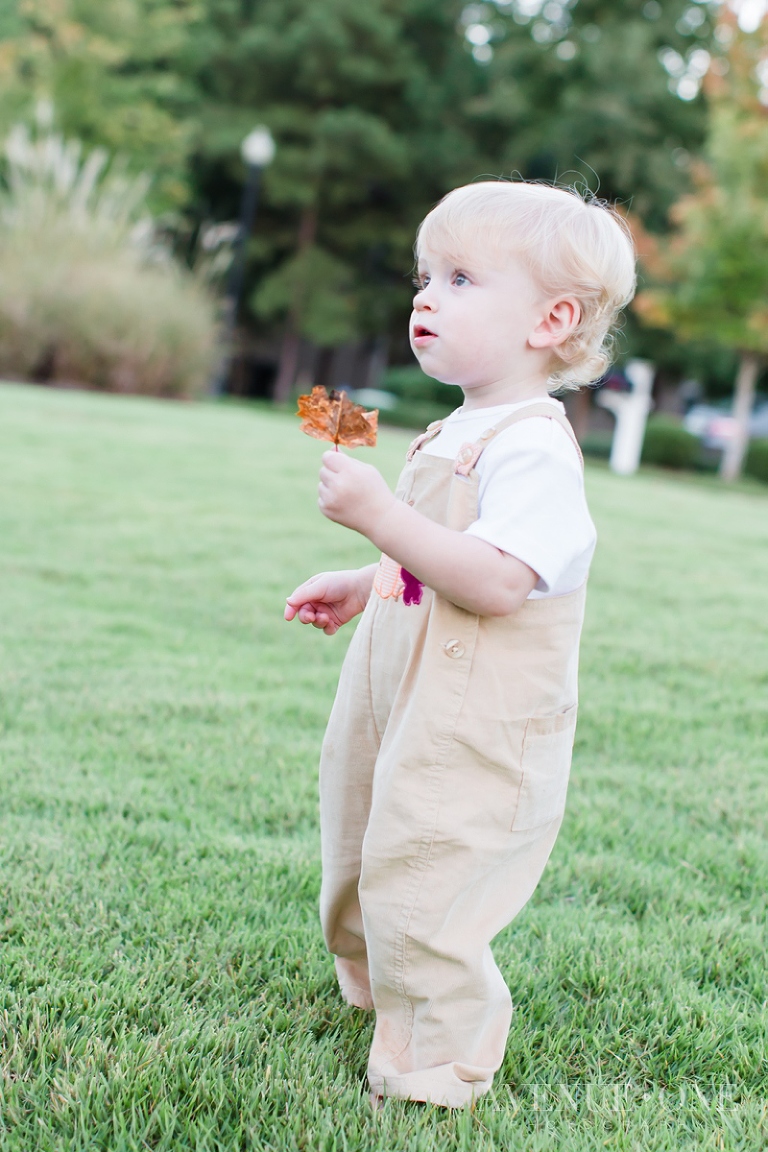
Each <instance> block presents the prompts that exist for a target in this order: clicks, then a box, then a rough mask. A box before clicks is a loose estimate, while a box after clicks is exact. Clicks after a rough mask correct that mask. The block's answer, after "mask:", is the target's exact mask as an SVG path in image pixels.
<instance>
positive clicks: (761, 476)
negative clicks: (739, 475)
mask: <svg viewBox="0 0 768 1152" xmlns="http://www.w3.org/2000/svg"><path fill="white" fill-rule="evenodd" d="M744 471H745V472H746V474H747V476H754V477H755V479H756V480H762V481H763V483H765V484H768V440H753V441H752V442H751V444H750V445H749V448H748V449H747V455H746V459H745V461H744Z"/></svg>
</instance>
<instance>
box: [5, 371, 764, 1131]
mask: <svg viewBox="0 0 768 1152" xmlns="http://www.w3.org/2000/svg"><path fill="white" fill-rule="evenodd" d="M406 445H407V437H406V436H405V435H402V434H398V433H393V432H391V431H387V430H385V431H384V433H383V434H382V436H381V440H380V446H379V447H377V448H376V450H375V452H373V453H365V458H366V459H370V460H375V462H376V463H377V465H379V466H380V467H381V468H382V469H383V471H384V473H385V475H386V476H387V478H388V479H389V480H390V481H391V480H393V478H394V476H395V475H396V474H397V471H398V469H399V467H400V464H401V461H402V457H403V454H404V451H405V447H406ZM322 450H323V446H322V445H320V444H317V443H316V442H314V441H310V440H309V439H308V438H307V437H304V436H302V435H301V434H300V433H299V431H298V426H297V421H296V420H295V419H294V418H292V417H282V416H279V415H277V414H274V413H272V412H269V411H259V410H254V409H253V408H250V409H245V408H242V407H234V406H216V407H214V406H212V405H205V406H203V405H196V404H185V405H163V404H157V403H155V402H152V401H146V400H142V399H130V400H127V399H125V398H123V397H114V396H97V395H92V394H91V395H85V394H77V393H64V392H51V391H47V390H41V389H31V388H13V387H9V386H7V385H6V386H3V387H2V388H0V458H2V460H3V475H4V483H3V485H2V487H1V488H0V533H1V535H2V541H3V547H2V553H1V554H0V598H1V600H2V604H3V612H2V614H0V644H1V645H2V651H3V660H2V662H1V663H0V789H2V797H3V802H2V805H1V806H0V865H1V866H2V875H3V885H2V893H1V894H0V912H1V916H0V930H1V932H2V957H3V974H4V978H3V981H2V983H1V984H0V1020H1V1021H2V1028H3V1043H4V1049H3V1088H2V1093H3V1095H2V1112H1V1113H0V1145H2V1147H3V1152H32V1150H35V1152H37V1150H38V1149H39V1150H40V1152H70V1150H71V1152H76V1150H78V1152H79V1150H81V1149H82V1150H83V1152H85V1149H88V1150H89V1152H91V1150H93V1152H118V1150H119V1152H146V1149H147V1148H151V1149H154V1150H156V1152H181V1150H186V1149H190V1150H192V1149H196V1150H198V1152H209V1150H210V1152H230V1150H234V1149H238V1150H240V1149H242V1150H243V1152H260V1150H261V1149H269V1150H270V1152H297V1150H298V1149H302V1150H312V1152H315V1150H318V1152H332V1150H334V1149H338V1150H339V1152H351V1150H354V1152H393V1150H398V1152H399V1150H403V1152H406V1150H407V1152H435V1150H436V1149H439V1150H440V1152H499V1150H501V1149H509V1150H510V1152H513V1150H522V1149H525V1150H526V1152H528V1150H530V1152H552V1150H553V1149H557V1152H597V1150H602V1149H609V1150H618V1149H626V1150H627V1152H630V1150H631V1152H639V1150H642V1152H671V1150H675V1152H677V1150H681V1152H682V1150H686V1152H688V1150H693V1149H701V1150H703V1149H721V1150H722V1152H746V1150H750V1152H752V1150H757V1149H762V1148H764V1147H765V1146H766V1139H767V1137H768V1133H767V1131H766V1115H765V1067H766V1059H768V1048H767V1046H768V1036H767V1035H766V1024H767V1022H766V1013H765V1010H764V1005H765V1001H766V995H767V989H766V967H765V923H766V911H767V910H768V909H767V908H766V893H767V892H768V859H767V852H766V845H767V844H768V837H766V827H765V824H766V819H765V814H766V810H767V805H766V776H765V731H764V722H763V715H764V701H765V653H766V651H767V650H768V632H767V627H766V619H765V616H764V614H762V613H760V612H759V611H757V612H756V611H755V605H756V604H760V603H761V602H762V597H763V596H764V592H765V587H766V580H767V579H768V573H767V572H766V557H768V529H767V526H768V517H766V515H765V508H766V505H767V504H768V502H767V501H766V500H765V499H763V498H762V495H761V491H760V490H759V489H755V490H752V491H750V492H749V493H748V494H746V493H742V492H739V491H727V492H724V491H721V490H714V488H713V486H712V484H711V483H710V482H709V481H700V480H698V479H692V480H690V481H687V482H681V480H680V479H677V478H674V477H670V476H663V475H660V474H659V473H654V474H649V473H645V474H640V475H638V476H635V477H630V478H625V477H619V478H617V477H615V476H613V475H611V474H610V473H609V472H608V471H607V470H605V469H602V468H589V469H588V472H587V484H588V488H589V493H590V503H591V508H592V512H593V515H594V517H595V520H596V523H597V526H598V532H599V535H600V547H599V548H598V551H597V554H596V557H595V564H594V567H593V574H592V576H591V578H590V594H589V611H588V615H587V620H586V625H585V629H584V636H583V641H582V662H581V676H580V705H579V708H580V717H579V729H578V733H577V740H576V748H575V752H574V766H573V772H572V778H571V786H570V793H569V802H568V810H567V814H566V818H565V822H564V825H563V828H562V831H561V833H560V838H559V840H558V843H557V845H556V847H555V850H554V853H553V855H552V859H551V860H550V862H549V864H548V865H547V869H546V871H545V873H544V878H543V881H542V884H541V885H540V887H539V889H538V890H537V892H536V894H535V896H534V898H533V900H532V901H531V902H530V904H529V905H528V907H527V908H526V909H525V910H524V912H523V913H522V914H521V915H520V917H519V918H518V919H517V920H516V922H515V924H514V925H513V926H512V927H511V928H510V929H509V930H506V931H504V932H503V933H502V934H501V935H500V936H499V937H498V939H497V940H496V941H495V943H494V953H495V955H496V958H497V959H498V961H499V963H500V966H501V969H502V971H503V973H504V975H505V978H506V979H507V980H508V982H509V983H510V987H511V991H512V995H513V999H514V1001H515V1005H516V1009H515V1013H514V1016H513V1020H512V1034H511V1037H510V1042H509V1047H508V1051H507V1055H506V1059H505V1061H504V1065H503V1067H502V1069H501V1070H500V1072H499V1074H498V1077H497V1083H496V1087H495V1089H494V1092H493V1093H492V1094H491V1095H490V1096H488V1097H484V1098H482V1099H481V1100H479V1101H478V1102H477V1105H476V1107H475V1108H474V1109H473V1110H471V1111H470V1110H466V1111H463V1112H445V1111H442V1110H437V1109H433V1108H429V1107H423V1106H419V1105H407V1104H399V1103H396V1102H394V1103H390V1104H387V1106H386V1107H385V1109H384V1110H383V1111H382V1112H381V1113H378V1114H376V1115H375V1116H373V1115H371V1113H370V1110H369V1107H368V1101H367V1096H366V1092H365V1088H364V1076H365V1065H366V1056H367V1050H368V1046H369V1044H370V1041H371V1034H372V1022H371V1019H370V1017H369V1016H367V1015H366V1014H364V1013H361V1012H359V1011H357V1010H354V1009H351V1008H349V1007H348V1006H346V1005H344V1004H343V1003H342V1002H341V999H340V997H339V995H338V992H337V991H336V988H335V984H334V978H333V969H332V963H331V960H330V958H329V957H328V955H327V953H326V952H325V948H324V945H323V940H322V935H321V932H320V926H319V923H318V918H317V900H318V890H319V871H320V866H319V846H318V835H317V782H316V771H317V768H316V764H317V755H318V750H319V746H320V741H321V738H322V732H323V727H324V724H325V721H326V718H327V714H328V711H329V709H330V706H331V701H332V698H333V692H334V688H335V682H336V676H337V673H338V668H339V665H340V662H341V659H342V656H343V653H344V650H345V648H346V644H347V643H348V636H345V634H344V633H345V632H347V631H348V630H347V629H345V630H344V631H343V632H342V633H341V634H340V635H339V636H338V637H336V638H334V639H330V640H329V639H328V638H327V637H325V636H322V635H320V634H318V633H317V632H315V631H314V630H313V629H310V628H301V627H300V626H298V625H297V624H296V623H295V622H294V624H291V625H287V624H285V622H284V621H283V620H282V609H281V603H282V598H283V597H284V596H285V595H286V592H287V591H288V590H290V589H291V588H292V587H294V586H295V585H296V584H297V583H298V582H299V581H300V580H302V579H304V578H305V577H306V576H307V575H308V574H309V573H311V572H312V571H319V570H322V569H327V568H334V567H347V566H352V565H358V564H363V563H368V562H369V561H370V560H371V559H372V558H373V553H372V549H371V548H370V546H369V545H368V544H367V542H366V541H364V540H362V539H361V538H360V537H358V536H356V535H355V534H354V533H351V532H346V531H345V530H344V529H342V528H340V527H339V526H337V525H334V524H331V523H329V522H328V521H326V520H324V519H323V517H322V516H320V514H319V513H318V511H317V507H316V499H315V497H316V485H317V468H318V465H319V458H320V455H321V453H322ZM660 557H662V558H663V562H660ZM724 589H727V595H725V594H724V592H723V590H724ZM565 1093H567V1094H568V1095H565ZM720 1093H722V1096H719V1094H720Z"/></svg>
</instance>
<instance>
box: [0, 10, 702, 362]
mask: <svg viewBox="0 0 768 1152" xmlns="http://www.w3.org/2000/svg"><path fill="white" fill-rule="evenodd" d="M534 10H535V11H534ZM691 12H694V13H700V15H701V19H700V20H698V18H697V20H696V21H694V20H693V19H692V17H691V15H690V14H691ZM532 13H533V14H532ZM4 19H5V23H4V24H3V25H0V28H1V29H2V31H3V33H4V34H5V38H6V42H5V44H4V46H3V51H2V52H0V83H2V85H3V93H4V98H3V103H2V109H0V130H2V128H3V117H4V118H5V126H6V127H7V126H8V125H9V124H10V123H11V122H15V120H16V119H18V118H19V116H20V115H22V114H23V113H26V112H27V111H28V109H29V106H30V102H31V100H32V99H34V98H36V97H38V96H40V95H45V96H47V97H48V98H51V99H53V100H54V102H55V104H56V107H57V109H58V113H59V116H60V119H61V123H62V126H63V129H64V130H65V132H66V133H67V134H68V135H70V136H74V137H77V138H78V139H82V140H83V141H84V142H85V143H86V144H87V145H90V146H93V145H101V146H105V147H107V148H108V149H109V150H110V151H112V152H114V153H119V154H121V155H125V156H126V157H128V158H129V161H130V163H131V165H132V166H133V169H134V170H136V171H144V170H149V171H151V172H152V173H153V176H154V177H155V179H154V181H153V186H152V190H151V197H152V204H153V207H154V208H155V209H156V210H159V209H161V208H172V209H175V210H178V209H182V210H184V211H185V212H186V213H187V215H188V217H189V223H190V226H191V227H192V229H194V228H195V227H197V225H199V224H200V223H201V222H204V221H205V220H211V219H214V220H219V221H221V220H223V219H227V218H228V219H232V218H234V217H236V215H237V213H238V205H239V199H240V192H241V188H242V183H243V179H244V172H243V167H242V162H241V160H240V157H239V145H240V142H241V140H242V138H243V137H244V136H245V134H246V133H247V132H248V131H249V130H250V129H251V128H252V127H253V126H254V124H255V123H265V124H267V125H268V126H269V127H270V128H271V130H272V131H273V133H274V135H275V138H276V141H277V145H278V148H277V154H276V157H275V161H274V163H273V164H272V166H271V167H270V169H269V170H268V172H267V173H266V175H265V180H264V187H263V197H262V203H261V207H260V215H259V222H258V227H257V234H256V238H255V239H254V240H253V242H252V244H251V245H250V250H249V254H248V255H249V268H248V284H247V288H246V293H245V299H246V300H248V301H250V302H251V305H252V319H253V320H255V322H256V323H257V324H258V325H259V326H261V327H264V328H266V329H268V330H270V331H273V332H276V331H283V330H285V328H286V326H288V327H289V328H290V329H292V330H294V331H295V332H298V333H300V334H301V335H303V336H304V337H306V338H307V339H311V340H313V341H315V340H317V337H318V334H321V335H322V340H321V341H320V342H321V343H324V344H326V345H328V344H330V343H331V341H335V340H347V339H350V338H352V337H354V336H357V335H361V336H372V335H377V334H381V333H385V332H388V331H394V330H402V325H403V321H404V317H405V314H406V313H407V310H408V306H409V296H410V291H409V285H408V281H407V272H408V269H409V267H410V265H411V245H412V242H413V235H414V232H415V228H416V225H417V224H418V222H419V220H420V219H421V218H422V217H423V216H424V214H425V213H426V212H427V211H428V209H429V208H430V207H431V205H432V204H433V203H434V202H435V201H436V200H437V199H438V198H439V197H440V196H442V195H443V194H444V193H445V192H446V191H447V190H448V189H449V188H450V187H452V186H454V185H456V184H458V183H463V182H466V181H469V180H473V179H476V178H477V177H478V176H479V175H482V174H491V175H510V174H512V173H513V172H520V173H521V174H523V175H524V176H527V177H537V178H538V177H541V178H545V179H553V178H556V177H558V176H562V177H564V178H570V177H573V178H575V179H576V180H577V181H579V180H580V181H584V182H586V183H587V184H588V185H589V186H591V187H596V186H598V185H599V188H600V191H601V193H602V194H603V195H606V196H608V197H609V198H613V197H618V198H620V199H622V200H624V201H625V202H628V201H630V200H631V201H632V203H633V205H634V206H635V208H636V209H637V210H638V211H639V212H640V213H641V215H642V216H643V218H644V219H646V220H649V221H650V222H651V223H652V225H654V226H659V224H660V222H661V221H663V219H664V216H665V213H666V209H667V207H668V206H669V204H670V203H671V202H672V201H673V200H674V199H675V198H676V197H677V196H678V195H679V193H680V192H681V191H682V190H683V189H684V188H685V186H686V183H687V178H688V177H687V172H686V163H687V160H686V158H687V157H688V155H689V154H690V153H691V152H695V151H696V150H697V149H698V148H699V146H700V143H701V139H702V133H703V112H702V106H701V101H700V100H698V99H693V100H690V99H681V98H680V96H679V95H678V94H677V93H678V89H680V85H681V83H682V82H683V81H682V80H681V78H680V77H681V75H682V76H683V80H684V79H685V77H686V76H687V75H688V73H689V72H690V69H691V64H690V61H691V59H692V53H693V52H694V51H695V50H696V49H697V48H701V47H706V46H711V36H712V22H711V18H710V11H709V7H708V6H707V5H701V6H694V5H691V4H690V3H689V2H688V0H668V2H667V0H665V3H664V4H663V5H656V4H655V0H654V3H650V4H642V5H641V4H639V3H638V2H637V0H579V2H578V3H559V2H554V3H548V4H544V3H542V4H539V5H538V6H536V5H535V4H533V5H532V4H531V3H527V4H525V5H522V4H518V3H516V2H513V3H509V4H496V3H490V2H481V3H476V4H471V5H467V4H466V3H465V0H366V2H365V3H360V0H258V3H256V2H253V0H242V2H241V0H204V2H203V3H197V2H194V0H55V2H52V0H25V3H24V4H23V5H20V6H19V7H18V11H17V12H16V13H15V14H14V15H13V16H11V15H6V16H5V17H4ZM478 29H479V30H480V32H479V35H480V39H481V40H482V38H483V37H487V38H488V39H489V41H490V43H489V44H485V45H483V44H479V45H478V44H477V43H474V46H473V42H472V40H471V39H469V38H468V37H471V36H475V37H476V36H477V34H478V32H477V30H478ZM473 30H474V31H473ZM465 33H466V34H465ZM659 52H661V53H662V56H663V59H665V60H668V55H664V54H665V53H667V54H668V53H669V52H672V57H673V58H674V59H675V60H678V61H680V68H682V73H679V69H677V66H676V65H668V67H666V68H665V66H663V65H662V63H660V60H659ZM675 54H677V55H675ZM669 67H672V72H673V73H674V75H673V74H671V73H670V71H669ZM676 69H677V70H676ZM688 95H690V92H689V93H688ZM306 248H312V249H313V251H314V255H313V257H312V258H313V259H315V258H319V257H320V256H322V257H323V258H324V259H325V260H326V267H327V268H329V269H331V268H332V278H331V287H330V288H329V287H328V286H326V285H325V284H324V283H322V282H316V281H314V280H312V281H310V282H309V283H308V285H307V286H306V290H305V291H304V292H303V293H302V294H301V299H298V298H297V296H296V294H295V293H294V292H293V291H292V290H291V287H290V282H291V280H292V278H293V275H294V273H295V270H296V268H297V267H301V261H302V260H303V259H305V258H306V257H304V255H303V254H304V250H305V249H306ZM297 260H298V261H299V263H298V265H297V264H296V261H297ZM273 277H276V278H277V279H276V280H274V281H273ZM337 284H341V285H342V288H341V290H340V296H341V299H340V300H339V302H338V306H336V305H333V304H331V303H330V302H329V300H328V296H329V295H330V294H332V292H335V291H337V288H336V287H335V286H336V285H337ZM329 309H330V315H329Z"/></svg>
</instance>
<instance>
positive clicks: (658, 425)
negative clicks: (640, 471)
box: [642, 416, 699, 468]
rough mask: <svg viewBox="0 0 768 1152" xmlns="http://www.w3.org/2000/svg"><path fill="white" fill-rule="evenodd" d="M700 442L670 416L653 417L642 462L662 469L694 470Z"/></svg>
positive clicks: (644, 443)
mask: <svg viewBox="0 0 768 1152" xmlns="http://www.w3.org/2000/svg"><path fill="white" fill-rule="evenodd" d="M698 456H699V441H698V440H697V438H696V437H695V436H694V435H693V434H692V433H691V432H688V431H686V429H685V428H683V426H682V424H679V423H678V422H677V421H676V420H672V419H670V418H669V417H668V416H652V417H651V419H650V420H649V421H648V425H647V427H646V429H645V439H644V440H643V452H642V461H643V463H644V464H658V465H660V466H661V467H662V468H694V467H695V466H696V462H697V459H698Z"/></svg>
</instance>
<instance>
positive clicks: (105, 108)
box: [0, 0, 200, 210]
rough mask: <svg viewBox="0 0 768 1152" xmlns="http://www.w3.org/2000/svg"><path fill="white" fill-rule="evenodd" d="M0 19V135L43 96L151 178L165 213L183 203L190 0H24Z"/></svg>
mask: <svg viewBox="0 0 768 1152" xmlns="http://www.w3.org/2000/svg"><path fill="white" fill-rule="evenodd" d="M12 7H13V8H14V11H13V12H12V13H7V14H0V38H2V41H3V43H2V52H0V85H2V91H3V100H2V103H1V104H0V133H2V135H5V133H7V131H8V130H9V129H10V127H11V126H12V125H13V124H15V123H16V122H18V121H19V120H21V119H23V118H24V117H28V116H29V113H30V111H31V108H32V106H33V105H34V104H35V103H37V102H38V101H39V100H41V99H43V100H46V101H49V102H51V103H52V104H53V105H54V107H55V110H56V121H57V123H58V124H59V125H60V127H61V128H62V130H63V131H64V132H65V134H66V135H67V136H69V137H71V138H76V139H79V140H81V141H82V142H83V143H84V144H85V145H86V146H87V147H103V148H106V149H107V150H108V151H109V152H111V153H112V154H115V155H119V156H122V157H124V158H126V159H127V160H128V161H129V162H130V163H131V166H132V167H133V169H134V170H135V171H138V172H151V173H152V175H153V187H152V192H151V201H152V203H153V205H154V207H156V208H158V209H160V210H163V209H168V208H179V207H180V206H183V205H184V204H185V203H186V202H187V201H188V199H189V183H188V179H187V173H188V164H189V155H190V150H191V146H192V142H193V125H192V122H191V120H190V113H191V112H192V111H193V110H194V109H196V103H195V97H196V93H195V92H194V89H191V88H190V86H189V85H188V83H187V82H186V81H185V80H184V78H183V76H182V75H181V74H180V56H181V54H182V52H183V49H184V46H185V44H186V43H187V40H188V37H189V34H190V29H191V28H192V27H193V26H194V24H195V22H196V21H197V20H199V19H200V14H199V10H198V9H197V6H196V5H194V4H192V3H191V2H189V0H179V2H178V3H169V2H168V0H128V2H127V3H126V2H125V0H20V3H18V4H17V5H14V6H12Z"/></svg>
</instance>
